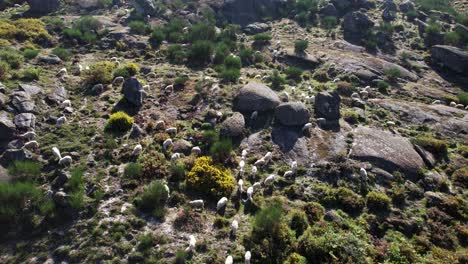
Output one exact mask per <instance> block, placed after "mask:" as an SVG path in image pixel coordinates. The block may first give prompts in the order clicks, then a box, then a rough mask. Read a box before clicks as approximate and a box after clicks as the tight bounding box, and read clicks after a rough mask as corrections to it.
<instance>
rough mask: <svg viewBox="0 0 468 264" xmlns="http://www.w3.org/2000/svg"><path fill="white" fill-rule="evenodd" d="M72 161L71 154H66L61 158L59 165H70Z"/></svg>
mask: <svg viewBox="0 0 468 264" xmlns="http://www.w3.org/2000/svg"><path fill="white" fill-rule="evenodd" d="M71 163H72V157H71V156H65V157H63V158H61V159H60V160H59V163H58V164H59V165H60V166H70V165H71Z"/></svg>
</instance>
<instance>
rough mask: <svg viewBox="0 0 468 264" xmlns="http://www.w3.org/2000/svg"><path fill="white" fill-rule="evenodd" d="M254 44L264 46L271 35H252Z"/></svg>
mask: <svg viewBox="0 0 468 264" xmlns="http://www.w3.org/2000/svg"><path fill="white" fill-rule="evenodd" d="M253 39H254V43H255V44H257V45H266V44H268V43H269V42H270V41H271V35H270V34H268V33H259V34H256V35H254V38H253Z"/></svg>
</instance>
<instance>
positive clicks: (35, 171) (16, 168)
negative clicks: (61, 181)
mask: <svg viewBox="0 0 468 264" xmlns="http://www.w3.org/2000/svg"><path fill="white" fill-rule="evenodd" d="M41 169H42V165H41V164H40V163H38V162H34V161H15V162H13V164H11V165H10V166H9V167H8V174H10V175H11V176H14V178H15V179H18V180H35V179H37V178H38V177H39V176H40V174H41Z"/></svg>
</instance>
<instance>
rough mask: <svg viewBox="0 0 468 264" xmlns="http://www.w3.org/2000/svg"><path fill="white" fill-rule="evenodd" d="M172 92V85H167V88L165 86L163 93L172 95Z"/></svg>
mask: <svg viewBox="0 0 468 264" xmlns="http://www.w3.org/2000/svg"><path fill="white" fill-rule="evenodd" d="M173 91H174V85H172V84H171V85H168V86H166V88H164V92H165V93H168V94H169V93H172V92H173Z"/></svg>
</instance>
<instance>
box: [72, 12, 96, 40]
mask: <svg viewBox="0 0 468 264" xmlns="http://www.w3.org/2000/svg"><path fill="white" fill-rule="evenodd" d="M101 27H102V25H101V22H99V20H98V19H96V18H94V17H91V16H84V17H82V18H80V19H78V20H77V21H75V23H74V24H73V26H72V28H66V29H64V30H63V34H64V35H65V36H66V37H68V38H70V39H76V40H79V41H82V42H84V43H94V42H96V41H97V37H98V35H97V32H98V31H99V30H100V28H101Z"/></svg>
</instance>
